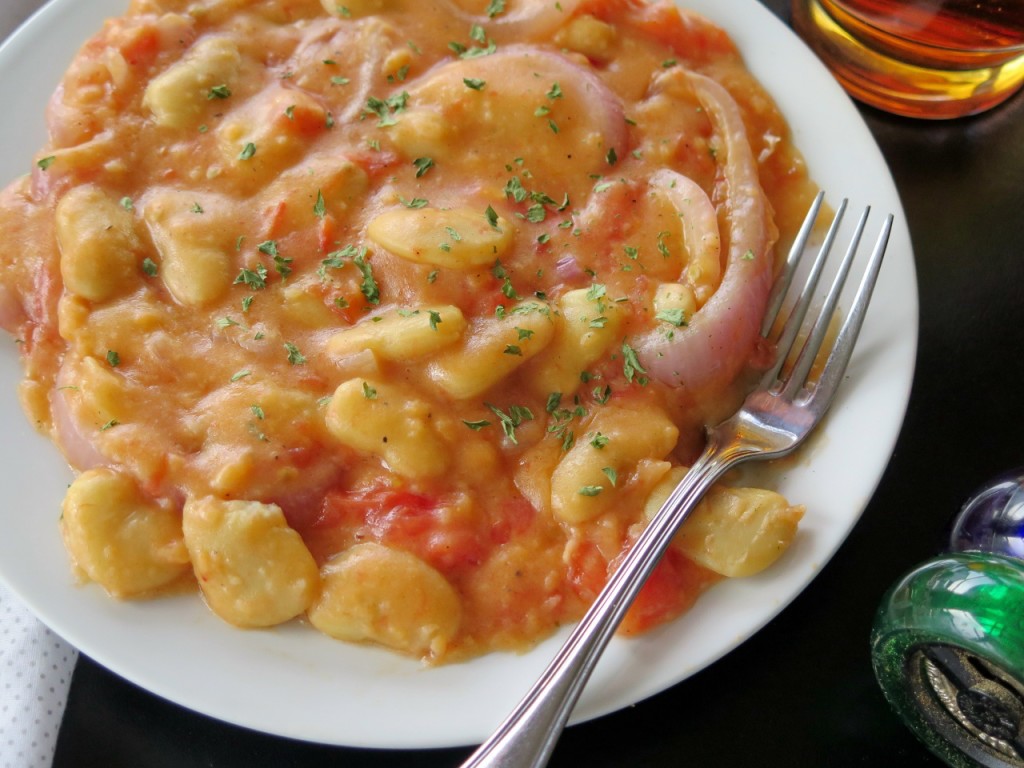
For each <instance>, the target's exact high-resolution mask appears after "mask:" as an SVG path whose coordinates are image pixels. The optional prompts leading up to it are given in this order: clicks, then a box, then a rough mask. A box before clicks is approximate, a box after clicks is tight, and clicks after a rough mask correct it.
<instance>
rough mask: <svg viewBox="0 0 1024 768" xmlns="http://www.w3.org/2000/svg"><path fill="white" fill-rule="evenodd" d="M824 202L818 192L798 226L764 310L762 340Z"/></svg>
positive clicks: (775, 317) (767, 332)
mask: <svg viewBox="0 0 1024 768" xmlns="http://www.w3.org/2000/svg"><path fill="white" fill-rule="evenodd" d="M824 200H825V193H824V191H822V192H819V193H818V194H817V196H816V197H815V198H814V202H813V203H811V207H810V208H809V209H808V210H807V215H806V216H804V221H803V224H801V225H800V230H799V231H798V232H797V234H796V239H794V240H793V245H792V246H791V247H790V249H789V255H788V256H787V257H786V263H785V264H784V265H783V267H782V271H781V272H780V273H779V277H778V278H777V279H776V281H775V284H774V285H772V292H771V294H770V295H769V296H768V308H767V309H766V310H765V313H764V319H763V320H762V321H761V336H762V337H764V338H768V334H769V333H771V330H772V328H773V327H774V326H775V321H776V319H777V318H778V316H779V310H781V309H782V302H783V300H784V299H785V298H786V294H787V293H788V292H789V286H790V285H791V284H792V283H793V275H794V274H796V268H797V265H798V264H799V263H800V259H801V257H802V256H803V255H804V251H805V250H806V248H807V241H808V240H809V239H810V237H811V232H812V231H813V230H814V222H815V221H817V220H818V211H820V210H821V204H822V203H823V202H824Z"/></svg>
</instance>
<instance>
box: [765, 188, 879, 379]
mask: <svg viewBox="0 0 1024 768" xmlns="http://www.w3.org/2000/svg"><path fill="white" fill-rule="evenodd" d="M870 213H871V207H870V206H869V207H867V208H865V209H864V212H863V213H862V214H861V215H860V219H859V220H858V221H857V225H856V227H854V230H853V235H852V236H851V237H850V244H849V245H848V246H847V248H846V255H844V256H843V260H842V262H841V263H840V265H839V269H838V271H837V272H836V275H835V278H834V279H833V280H832V287H831V288H829V292H828V295H827V296H826V297H825V302H824V303H823V304H822V306H821V310H820V311H819V312H818V317H817V319H816V320H815V322H814V325H813V326H812V328H811V332H810V333H809V334H808V335H807V339H806V340H805V341H804V345H803V347H802V348H801V350H800V355H799V356H798V357H797V360H796V362H795V363H794V364H793V369H792V370H791V371H790V372H789V375H788V376H787V379H786V385H785V387H784V388H783V390H782V392H783V395H784V396H786V397H789V398H793V397H795V396H796V394H797V393H798V392H799V391H800V390H801V389H802V388H803V386H804V384H805V383H806V381H807V374H809V373H810V371H811V367H812V366H813V365H814V361H815V359H816V358H817V357H818V350H819V349H821V345H822V343H824V341H825V335H826V334H827V333H828V328H829V325H830V324H831V321H832V315H833V314H834V313H835V311H836V306H837V305H838V304H839V294H840V293H842V291H843V286H844V285H845V284H846V278H847V276H848V275H849V274H850V267H851V266H852V264H853V258H854V256H856V255H857V249H858V248H859V247H860V239H861V236H862V235H863V234H864V225H865V224H867V220H868V215H869V214H870Z"/></svg>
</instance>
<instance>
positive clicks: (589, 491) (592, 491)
mask: <svg viewBox="0 0 1024 768" xmlns="http://www.w3.org/2000/svg"><path fill="white" fill-rule="evenodd" d="M603 490H604V486H601V485H584V486H583V487H582V488H580V490H579V494H580V496H597V495H598V494H599V493H601V491H603Z"/></svg>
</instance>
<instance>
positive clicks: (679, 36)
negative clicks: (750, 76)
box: [578, 0, 736, 63]
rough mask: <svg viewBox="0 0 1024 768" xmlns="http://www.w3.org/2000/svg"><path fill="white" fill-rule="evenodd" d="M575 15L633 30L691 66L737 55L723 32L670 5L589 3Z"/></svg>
mask: <svg viewBox="0 0 1024 768" xmlns="http://www.w3.org/2000/svg"><path fill="white" fill-rule="evenodd" d="M578 12H579V13H590V14H592V15H594V16H596V17H597V18H599V19H602V20H604V21H615V22H617V23H619V24H622V25H624V26H629V27H632V28H633V29H636V30H638V31H639V32H641V33H642V34H643V35H644V36H646V37H648V38H650V39H651V40H653V41H655V42H658V43H660V44H662V45H664V46H666V47H667V48H669V49H670V50H671V51H672V52H673V53H675V54H677V55H678V56H679V57H680V58H683V59H685V60H686V61H689V62H691V63H701V62H710V61H713V60H715V59H719V58H721V57H723V56H732V55H735V54H736V46H735V45H734V44H733V42H732V40H730V39H729V36H728V35H727V34H726V33H725V32H724V31H723V30H721V29H719V28H718V27H716V26H715V25H713V24H711V23H710V22H708V21H706V20H705V19H704V18H703V17H701V16H697V15H696V14H686V15H685V16H684V15H683V14H681V13H680V12H679V8H678V7H677V6H676V5H675V4H674V3H671V2H660V3H645V2H638V1H637V0H589V2H585V3H584V4H583V5H582V6H581V8H580V9H579V11H578Z"/></svg>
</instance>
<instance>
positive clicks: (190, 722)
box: [0, 0, 1024, 768]
mask: <svg viewBox="0 0 1024 768" xmlns="http://www.w3.org/2000/svg"><path fill="white" fill-rule="evenodd" d="M82 1H83V2H86V1H87V0H82ZM763 2H764V3H765V5H767V6H768V7H770V8H771V9H772V10H774V11H775V12H776V13H778V14H779V15H780V16H782V17H783V18H787V17H788V2H787V0H763ZM37 5H39V0H2V7H0V37H3V36H4V35H6V33H7V32H9V31H10V29H12V28H13V25H14V24H15V23H17V21H18V20H19V19H20V18H23V17H24V16H26V15H27V14H28V13H29V12H30V11H31V10H32V8H34V7H36V6H37ZM794 76H798V75H797V74H796V73H794ZM862 113H863V115H864V118H865V120H866V121H867V123H868V125H869V127H870V128H871V130H872V132H873V133H874V135H875V137H876V139H877V140H878V143H879V144H880V146H881V148H882V151H883V153H884V155H885V157H886V159H887V161H888V163H889V165H890V167H891V169H892V174H893V176H894V177H895V180H896V186H897V188H898V190H899V192H900V195H901V197H902V201H903V204H904V207H905V211H906V215H907V220H908V223H909V226H910V233H911V237H912V240H913V244H914V251H915V258H916V262H917V269H918V279H919V282H920V305H921V335H920V349H919V352H918V359H917V368H916V373H915V383H914V387H913V391H912V394H911V398H910V406H909V410H908V412H907V416H906V421H905V424H904V427H903V430H902V433H901V436H900V438H899V441H898V443H897V445H896V449H895V452H894V455H893V457H892V461H891V463H890V464H889V467H888V470H887V471H886V473H885V476H884V477H883V478H882V481H881V484H880V485H879V487H878V491H877V493H876V494H875V496H874V498H873V499H872V500H871V502H870V504H869V505H868V507H867V510H866V512H865V513H864V516H863V518H862V520H861V522H860V523H859V524H858V525H857V527H856V528H855V529H854V531H853V533H852V534H851V536H850V537H849V539H848V540H847V542H846V543H845V544H844V545H843V547H842V548H841V549H840V550H839V552H838V554H837V555H836V556H835V558H834V559H833V560H832V561H831V562H830V563H829V564H828V565H827V566H826V567H825V568H824V569H823V570H822V572H821V574H820V576H819V577H818V578H817V579H816V580H815V581H814V582H813V583H812V584H811V585H810V587H809V588H807V589H806V590H805V591H804V592H803V593H802V594H801V595H800V596H799V597H798V598H797V599H796V600H795V601H794V602H793V603H792V604H791V605H790V606H789V607H788V608H786V609H785V610H784V611H783V612H782V614H781V615H780V616H779V617H778V618H776V619H775V620H774V621H773V622H772V623H771V624H769V625H768V626H767V627H766V628H765V629H764V630H762V631H761V632H759V633H758V634H757V635H756V636H755V637H754V638H752V639H751V640H749V641H747V642H746V643H744V644H743V645H742V646H741V647H740V648H739V649H737V650H736V651H734V652H732V653H731V654H729V655H728V656H726V657H725V658H724V659H722V660H720V661H718V662H717V663H715V664H714V665H712V666H711V667H709V668H708V669H706V670H704V671H703V672H701V673H699V674H697V675H695V676H694V677H692V678H690V679H689V680H687V681H685V682H684V683H682V684H680V685H678V686H676V687H675V688H672V689H670V690H668V691H665V692H664V693H662V694H660V695H658V696H655V697H653V698H651V699H649V700H647V701H644V702H642V703H640V704H637V705H636V706H634V707H631V708H629V709H627V710H625V711H623V712H619V713H617V714H613V715H609V716H607V717H604V718H601V719H598V720H596V721H593V722H590V723H585V724H582V725H579V726H575V727H573V728H570V729H569V730H568V731H567V732H566V733H565V735H564V737H563V738H562V740H561V742H560V744H559V746H558V749H557V751H556V752H555V755H554V758H553V760H552V765H553V766H574V767H575V766H588V767H601V766H630V767H632V766H644V767H646V766H684V765H685V766H700V767H701V768H717V767H718V766H723V767H726V766H728V767H730V768H731V767H732V766H759V767H761V768H771V767H772V766H785V767H786V768H793V767H798V768H802V767H803V766H809V767H815V768H816V767H817V766H828V767H829V768H843V767H846V766H850V767H852V766H873V768H889V767H890V766H891V767H892V768H914V767H916V766H940V765H941V763H940V762H939V761H938V760H937V759H936V758H933V757H932V756H931V755H930V754H929V753H928V752H927V751H926V750H925V749H924V748H923V747H922V746H921V745H919V743H918V742H917V741H916V740H915V738H914V737H913V736H912V735H911V734H910V733H909V731H907V730H906V729H905V728H904V726H903V725H902V723H901V722H900V721H899V720H898V719H897V718H896V716H895V715H894V714H893V713H892V712H891V711H890V709H889V707H888V706H887V704H886V702H885V701H884V700H883V698H882V695H881V692H880V690H879V688H878V686H877V684H876V683H875V679H874V676H873V674H872V670H871V663H870V654H869V649H868V634H869V631H870V628H871V623H872V619H873V616H874V612H875V609H876V607H877V606H878V603H879V600H880V598H881V596H882V595H883V593H884V592H885V590H886V589H887V588H888V586H889V585H891V584H892V583H893V582H894V581H895V580H896V579H897V578H898V577H899V576H900V575H901V574H902V573H904V572H905V571H907V570H908V569H910V568H911V567H912V566H914V565H915V564H917V563H919V562H921V561H923V560H926V559H928V558H930V557H932V556H934V555H935V553H936V552H937V550H938V548H939V546H940V545H941V540H942V534H943V532H944V527H945V525H946V524H947V522H948V520H949V518H950V517H951V516H952V515H953V514H954V513H955V512H956V511H957V510H958V508H959V507H960V505H961V504H962V503H963V501H964V500H965V499H966V497H967V496H969V495H970V494H971V492H972V491H973V490H975V489H976V488H977V487H978V486H979V485H981V484H982V483H984V482H985V481H986V480H988V479H989V478H990V477H991V476H992V475H994V474H996V473H998V472H1001V471H1003V470H1006V469H1010V468H1014V467H1017V466H1020V465H1024V443H1022V439H1021V437H1020V435H1019V434H1018V430H1019V429H1021V428H1022V427H1024V352H1022V350H1024V225H1022V209H1024V93H1020V94H1018V95H1017V96H1016V97H1014V98H1013V99H1011V101H1009V102H1008V103H1007V104H1004V105H1003V106H1002V107H1000V108H998V109H996V110H994V111H992V112H990V113H988V114H985V115H982V116H980V117H973V118H968V119H963V120H957V121H952V122H934V123H932V122H917V121H910V120H906V119H901V118H897V117H892V116H889V115H885V114H882V113H880V112H876V111H873V110H871V109H867V108H864V109H862ZM254 674H258V671H254ZM468 752H469V750H468V749H450V750H439V751H431V752H375V751H366V750H356V749H341V748H331V747H323V746H318V745H312V744H306V743H299V742H293V741H288V740H285V739H279V738H274V737H271V736H266V735H263V734H258V733H252V732H250V731H247V730H244V729H241V728H237V727H233V726H230V725H225V724H223V723H220V722H218V721H214V720H211V719H209V718H206V717H203V716H200V715H197V714H194V713H192V712H189V711H187V710H184V709H181V708H179V707H177V706H175V705H173V704H170V703H167V702H166V701H163V700H161V699H158V698H156V697H154V696H152V695H150V694H148V693H146V692H144V691H142V690H140V689H138V688H136V687H135V686H133V685H132V684H130V683H127V682H124V681H122V680H121V679H119V678H117V677H116V676H114V675H112V674H111V673H109V672H107V671H106V670H104V669H103V668H101V667H99V666H98V665H96V664H94V663H92V662H91V661H90V660H88V659H86V658H82V659H80V661H79V662H78V666H77V668H76V670H75V674H74V679H73V681H72V686H71V691H70V695H69V699H68V705H67V711H66V714H65V717H64V723H63V726H62V728H61V731H60V737H59V741H58V744H57V754H56V759H55V761H54V768H90V767H91V766H97V767H98V768H99V767H102V768H120V767H121V766H132V768H157V767H163V766H167V767H168V768H192V767H193V766H195V767H196V768H199V767H200V766H201V767H202V768H235V767H236V766H237V767H239V768H240V767H242V766H244V767H245V768H249V767H250V766H257V765H258V766H295V767H299V766H318V767H322V766H327V765H337V766H346V768H385V767H386V766H387V767H390V766H418V767H422V768H433V767H434V766H437V768H454V767H455V766H457V765H458V764H459V762H461V760H462V759H463V758H464V757H465V756H466V755H467V754H468Z"/></svg>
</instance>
